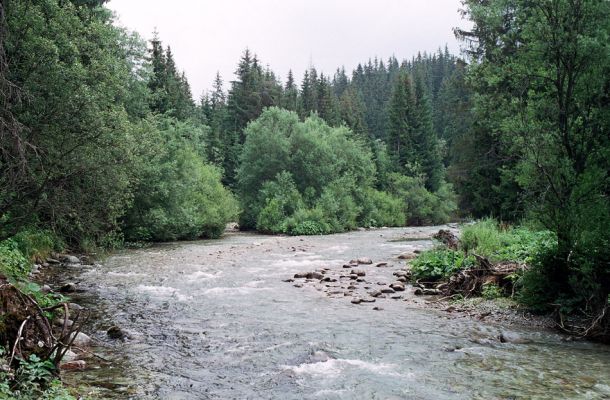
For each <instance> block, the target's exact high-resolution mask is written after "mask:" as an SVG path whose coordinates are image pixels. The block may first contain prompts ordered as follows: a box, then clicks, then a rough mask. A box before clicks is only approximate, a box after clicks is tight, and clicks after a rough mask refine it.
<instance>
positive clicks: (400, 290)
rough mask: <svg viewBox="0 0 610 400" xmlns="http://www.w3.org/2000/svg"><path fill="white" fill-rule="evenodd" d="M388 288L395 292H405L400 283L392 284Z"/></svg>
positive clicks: (403, 286)
mask: <svg viewBox="0 0 610 400" xmlns="http://www.w3.org/2000/svg"><path fill="white" fill-rule="evenodd" d="M390 287H391V288H392V289H394V290H395V291H397V292H403V291H404V290H405V285H404V284H403V283H402V282H394V283H392V284H391V285H390Z"/></svg>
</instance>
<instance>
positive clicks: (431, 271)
mask: <svg viewBox="0 0 610 400" xmlns="http://www.w3.org/2000/svg"><path fill="white" fill-rule="evenodd" d="M474 263H475V260H474V257H472V256H466V255H464V253H462V252H460V251H454V250H449V249H446V248H436V249H433V250H428V251H425V252H423V253H421V254H420V255H419V256H418V257H417V258H416V259H415V260H413V261H412V262H411V272H412V273H413V277H414V278H415V279H417V280H426V281H436V280H439V279H443V278H447V277H449V276H451V275H453V274H454V273H455V272H457V271H459V270H461V269H464V268H468V267H471V266H472V265H474Z"/></svg>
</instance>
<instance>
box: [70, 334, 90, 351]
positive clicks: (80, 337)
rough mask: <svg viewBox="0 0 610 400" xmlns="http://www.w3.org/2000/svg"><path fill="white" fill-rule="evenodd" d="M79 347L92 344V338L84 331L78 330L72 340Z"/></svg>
mask: <svg viewBox="0 0 610 400" xmlns="http://www.w3.org/2000/svg"><path fill="white" fill-rule="evenodd" d="M72 344H74V345H75V346H77V347H86V346H89V345H90V344H91V338H90V337H89V336H87V335H85V334H84V333H82V332H78V333H77V334H76V336H75V337H74V341H73V342H72Z"/></svg>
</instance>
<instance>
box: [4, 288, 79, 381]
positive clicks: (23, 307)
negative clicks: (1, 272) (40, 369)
mask: <svg viewBox="0 0 610 400" xmlns="http://www.w3.org/2000/svg"><path fill="white" fill-rule="evenodd" d="M60 308H61V309H63V325H62V327H61V328H60V329H55V330H54V329H53V326H52V325H51V323H50V322H49V320H48V318H47V316H46V315H47V314H48V313H49V312H51V311H54V310H56V309H60ZM0 315H2V319H1V321H0V345H2V346H6V347H7V348H8V349H9V352H10V358H9V366H10V367H13V368H16V367H18V366H19V363H20V361H21V360H27V359H28V358H29V357H30V356H31V355H36V356H38V357H39V358H40V359H41V360H43V361H46V360H48V361H51V362H52V363H53V365H55V367H56V369H58V368H59V363H60V362H61V359H62V358H63V356H64V355H65V354H66V352H67V351H68V349H69V348H70V346H71V345H72V342H73V341H74V339H75V338H76V335H77V334H78V332H79V331H80V328H81V326H82V323H83V322H84V318H83V315H82V313H81V312H80V311H78V312H77V313H76V314H75V315H74V316H72V320H73V323H72V325H70V326H69V323H68V321H69V320H70V318H71V315H70V309H69V306H68V305H67V304H65V303H62V304H59V305H57V306H54V307H50V308H47V309H42V308H41V307H40V306H39V305H38V303H37V302H36V300H35V299H34V298H33V297H32V296H31V295H28V294H26V293H24V292H22V291H21V290H19V289H18V288H17V287H15V286H14V285H12V284H10V283H9V282H7V281H6V279H3V278H2V277H0Z"/></svg>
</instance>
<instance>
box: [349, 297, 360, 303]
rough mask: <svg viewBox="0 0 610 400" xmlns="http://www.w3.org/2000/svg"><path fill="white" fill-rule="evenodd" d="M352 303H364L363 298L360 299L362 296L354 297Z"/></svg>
mask: <svg viewBox="0 0 610 400" xmlns="http://www.w3.org/2000/svg"><path fill="white" fill-rule="evenodd" d="M351 303H352V304H360V303H362V299H360V298H358V297H356V298H353V299H352V301H351Z"/></svg>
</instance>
